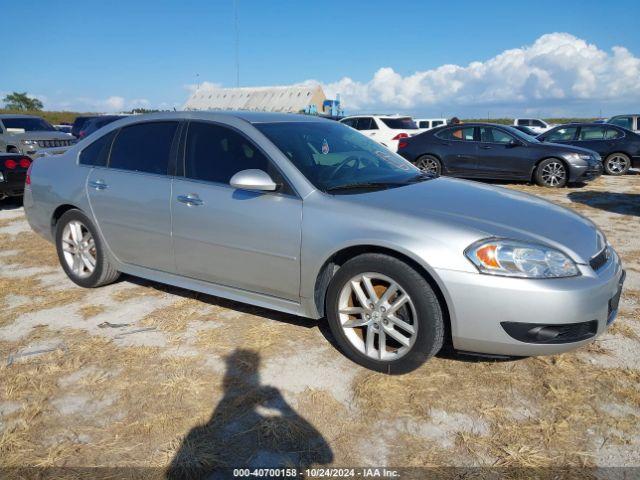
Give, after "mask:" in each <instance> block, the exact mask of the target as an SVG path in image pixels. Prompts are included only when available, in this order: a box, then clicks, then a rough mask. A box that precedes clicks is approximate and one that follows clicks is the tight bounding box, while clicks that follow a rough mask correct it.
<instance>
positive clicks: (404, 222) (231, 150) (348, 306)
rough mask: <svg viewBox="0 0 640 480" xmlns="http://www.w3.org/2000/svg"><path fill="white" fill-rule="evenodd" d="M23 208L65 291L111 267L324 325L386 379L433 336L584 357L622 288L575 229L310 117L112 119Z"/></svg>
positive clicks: (604, 251) (62, 160)
mask: <svg viewBox="0 0 640 480" xmlns="http://www.w3.org/2000/svg"><path fill="white" fill-rule="evenodd" d="M24 205H25V210H26V212H27V216H28V219H29V222H30V224H31V226H32V228H33V229H34V230H35V231H37V232H38V233H40V234H42V235H43V236H44V237H45V238H47V239H49V240H51V241H53V242H55V244H56V246H57V251H58V255H59V258H60V263H61V265H62V268H63V269H64V270H65V272H66V273H67V275H68V276H69V278H71V280H73V281H74V282H75V283H77V284H78V285H81V286H83V287H97V286H100V285H105V284H107V283H110V282H113V281H115V280H116V279H117V278H118V275H119V274H120V273H121V272H124V273H127V274H130V275H135V276H140V277H145V278H149V279H153V280H156V281H159V282H164V283H167V284H171V285H176V286H179V287H183V288H188V289H193V290H198V291H201V292H205V293H209V294H212V295H217V296H221V297H225V298H229V299H233V300H237V301H241V302H247V303H251V304H254V305H259V306H262V307H266V308H271V309H275V310H280V311H284V312H289V313H292V314H296V315H302V316H305V317H311V318H314V319H322V318H326V320H327V321H328V322H329V325H330V327H331V330H332V332H333V335H334V336H335V338H336V341H337V343H338V345H339V346H340V348H341V349H342V351H343V352H344V353H345V354H346V355H347V356H349V357H350V358H351V359H353V360H354V361H356V362H358V363H360V364H362V365H365V366H366V367H368V368H371V369H375V370H378V371H383V372H389V373H401V372H407V371H410V370H412V369H414V368H416V367H417V366H419V365H420V364H422V363H423V362H424V361H425V360H426V359H428V358H429V357H430V356H432V355H434V354H436V353H437V352H438V351H439V350H440V349H441V347H442V345H443V343H444V342H448V343H451V344H452V346H453V348H455V349H457V350H461V351H467V352H475V353H481V354H490V355H504V356H527V355H538V354H552V353H558V352H562V351H565V350H569V349H571V348H575V347H577V346H580V345H583V344H585V343H587V342H590V341H592V340H593V339H594V338H595V337H596V336H597V335H599V334H601V333H602V332H603V331H605V329H606V328H607V326H608V325H609V324H610V323H611V322H612V321H613V319H614V318H615V315H616V313H617V306H618V301H619V297H620V291H621V285H622V282H623V280H624V271H623V269H622V266H621V263H620V260H619V258H618V256H617V254H616V252H615V251H614V250H613V248H612V247H611V245H609V243H608V242H607V241H606V239H605V237H604V235H603V234H602V233H601V232H600V231H599V230H598V229H597V228H596V226H595V225H594V224H593V223H592V222H591V221H589V220H587V219H586V218H583V217H581V216H580V215H577V214H575V213H572V212H570V211H569V210H566V209H564V208H561V207H558V206H555V205H553V204H551V203H548V202H546V201H544V200H541V199H539V198H537V197H533V196H529V195H525V194H521V193H516V192H513V191H510V190H507V189H504V188H499V187H491V186H488V185H484V184H479V183H474V182H468V181H463V180H454V179H448V178H434V177H433V176H430V175H426V174H423V173H421V172H420V171H419V170H418V169H416V168H415V167H413V166H412V165H411V164H410V163H408V162H407V161H405V160H404V159H403V158H401V157H399V156H398V155H396V154H394V153H391V152H389V151H388V150H386V149H384V148H381V147H380V145H378V144H377V143H375V142H373V141H372V140H369V139H368V138H366V137H364V136H362V135H361V134H360V133H358V132H357V131H355V130H353V129H351V128H348V127H346V126H344V125H341V124H339V123H336V122H332V121H328V120H322V119H318V118H314V117H308V116H297V115H288V114H265V113H248V112H245V113H204V112H185V113H166V114H155V115H149V116H136V117H130V118H126V119H122V120H119V121H117V122H114V123H112V124H110V125H108V126H107V127H105V128H103V129H101V130H100V131H98V132H96V133H95V134H93V135H91V136H89V137H88V138H86V139H84V140H82V141H80V142H79V143H78V144H77V145H75V146H73V147H71V148H70V149H69V150H68V151H67V152H66V153H64V154H63V155H61V156H56V157H43V158H40V159H38V160H37V161H35V162H34V163H33V164H32V167H31V169H30V171H29V175H28V178H27V186H26V190H25V198H24ZM238 328H242V325H240V324H239V325H238Z"/></svg>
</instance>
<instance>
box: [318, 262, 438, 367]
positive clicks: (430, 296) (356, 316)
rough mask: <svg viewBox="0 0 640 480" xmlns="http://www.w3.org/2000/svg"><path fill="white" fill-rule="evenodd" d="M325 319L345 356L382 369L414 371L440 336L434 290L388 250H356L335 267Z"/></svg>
mask: <svg viewBox="0 0 640 480" xmlns="http://www.w3.org/2000/svg"><path fill="white" fill-rule="evenodd" d="M327 319H328V321H329V326H330V328H331V331H332V333H333V335H334V337H335V338H336V340H337V342H338V344H339V346H340V348H341V349H342V351H343V352H344V353H345V354H346V355H347V356H348V357H349V358H351V359H352V360H353V361H355V362H356V363H359V364H360V365H363V366H365V367H367V368H370V369H372V370H377V371H380V372H385V373H405V372H409V371H411V370H414V369H415V368H417V367H419V366H420V365H422V364H423V363H424V362H425V361H426V360H427V359H429V358H430V357H432V356H433V355H435V354H436V353H437V352H438V351H439V350H440V348H441V347H442V344H443V339H444V320H443V315H442V309H441V308H440V303H439V301H438V298H437V296H436V294H435V292H434V291H433V289H432V288H431V286H430V285H429V283H428V282H427V281H426V280H425V279H424V277H423V276H422V275H420V274H419V273H418V272H416V271H415V270H414V269H413V268H411V267H410V266H409V265H407V264H406V263H404V262H402V261H401V260H398V259H396V258H393V257H390V256H388V255H382V254H365V255H360V256H358V257H356V258H353V259H351V260H349V261H348V262H347V263H345V264H344V265H343V266H342V267H341V268H340V269H339V270H338V272H337V273H336V275H335V276H334V277H333V279H332V280H331V283H330V284H329V290H328V292H327Z"/></svg>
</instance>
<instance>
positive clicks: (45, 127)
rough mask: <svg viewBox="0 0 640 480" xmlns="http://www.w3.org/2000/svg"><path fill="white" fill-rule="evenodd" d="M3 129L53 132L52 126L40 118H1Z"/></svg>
mask: <svg viewBox="0 0 640 480" xmlns="http://www.w3.org/2000/svg"><path fill="white" fill-rule="evenodd" d="M2 123H3V124H4V128H20V129H22V130H24V131H25V132H36V131H51V130H53V131H55V128H54V127H53V125H51V124H50V123H49V122H47V121H46V120H43V119H42V118H3V119H2Z"/></svg>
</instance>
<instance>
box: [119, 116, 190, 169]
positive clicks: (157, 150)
mask: <svg viewBox="0 0 640 480" xmlns="http://www.w3.org/2000/svg"><path fill="white" fill-rule="evenodd" d="M177 128H178V122H150V123H138V124H135V125H131V126H128V127H123V128H121V129H120V131H119V133H118V135H117V136H116V139H115V141H114V143H113V147H112V148H111V157H110V159H109V167H111V168H118V169H121V170H130V171H134V172H144V173H155V174H159V175H166V174H167V169H168V167H169V157H170V156H171V144H172V143H173V137H174V136H175V133H176V130H177Z"/></svg>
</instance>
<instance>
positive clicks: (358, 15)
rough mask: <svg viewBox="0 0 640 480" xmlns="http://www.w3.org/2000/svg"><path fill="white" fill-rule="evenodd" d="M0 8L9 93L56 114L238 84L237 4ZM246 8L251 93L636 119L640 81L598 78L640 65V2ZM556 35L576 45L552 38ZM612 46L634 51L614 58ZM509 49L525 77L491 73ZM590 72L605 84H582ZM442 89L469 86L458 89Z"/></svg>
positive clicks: (167, 102)
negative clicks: (293, 91) (300, 91)
mask: <svg viewBox="0 0 640 480" xmlns="http://www.w3.org/2000/svg"><path fill="white" fill-rule="evenodd" d="M1 1H2V4H3V5H2V8H1V10H2V12H3V15H2V16H3V18H21V19H28V21H29V22H32V24H33V28H24V27H25V25H26V24H25V23H24V22H23V21H22V20H21V21H19V22H17V23H16V24H17V25H21V27H20V28H18V29H17V31H14V32H12V33H9V32H5V36H4V38H5V43H4V48H3V52H2V57H3V62H2V66H1V67H0V93H2V94H4V93H6V92H11V91H14V90H18V91H25V90H26V91H28V92H29V93H30V94H34V95H38V96H40V97H41V98H43V99H44V101H45V106H46V107H47V108H63V109H80V110H90V109H94V110H114V109H118V107H121V106H122V107H126V108H128V107H131V106H136V105H148V106H151V107H167V106H174V105H176V106H178V107H179V106H181V105H182V104H183V103H184V101H185V100H186V98H187V97H188V95H189V90H188V86H189V85H193V84H195V83H200V82H204V81H208V82H212V83H216V84H220V85H223V86H234V85H235V79H236V68H235V43H234V39H235V34H234V22H233V15H234V13H233V12H234V10H233V0H218V1H204V0H182V1H179V2H178V1H164V0H129V1H127V2H125V1H109V2H107V1H99V2H98V1H92V0H84V1H82V2H77V1H75V0H64V1H53V0H51V1H44V0H43V1H30V0H20V1H14V2H12V1H9V0H1ZM237 2H238V15H239V27H240V28H239V32H240V48H239V51H240V82H241V85H242V86H260V85H277V84H293V83H298V82H303V81H308V80H315V81H317V82H320V83H322V84H323V85H326V86H327V88H326V89H327V90H328V93H336V92H337V91H338V90H340V89H342V90H344V91H343V92H337V93H341V94H342V95H343V100H344V102H345V107H346V108H347V109H348V110H349V109H350V110H351V111H354V110H367V109H375V108H384V109H387V110H389V109H395V110H397V111H407V112H414V113H417V114H431V115H439V114H440V113H445V114H453V113H457V114H463V115H464V114H483V115H486V114H487V112H489V114H492V115H493V114H495V115H498V114H500V113H503V112H505V113H509V112H514V114H517V113H524V112H525V111H526V112H531V113H533V112H534V111H536V112H540V113H541V114H542V113H546V114H548V115H551V114H554V113H567V114H572V113H575V114H597V113H598V111H599V110H603V113H604V114H607V113H614V112H613V111H614V110H615V111H618V109H620V108H623V106H627V105H628V108H626V109H627V110H633V109H636V110H640V108H638V107H640V105H639V104H638V100H639V99H640V82H639V81H638V77H637V76H636V77H635V81H633V79H632V78H631V79H630V80H629V81H625V82H622V83H620V82H619V81H618V80H616V82H618V83H619V84H618V83H616V85H615V86H614V87H612V88H610V85H611V82H612V78H611V77H610V76H609V77H607V76H606V74H605V73H603V72H602V70H603V69H621V71H625V72H626V71H628V70H629V69H630V70H631V73H632V74H635V68H640V67H638V65H637V62H636V60H638V57H640V23H639V22H638V19H640V2H639V1H637V0H632V1H621V0H618V1H615V2H604V1H568V0H565V1H560V2H559V1H557V0H556V1H546V0H532V1H518V2H513V1H495V2H478V1H464V0H458V1H456V2H446V1H435V2H426V1H408V0H405V1H403V2H391V1H377V0H368V1H332V0H331V1H327V0H325V1H288V0H287V1H277V0H272V1H259V0H237ZM40 19H41V20H40ZM38 23H39V24H40V25H42V27H41V28H38V26H37V25H38ZM553 32H562V33H564V34H566V35H567V36H564V37H543V36H544V35H545V34H550V33H553ZM541 37H542V40H541ZM536 42H539V43H538V44H536ZM579 42H582V43H580V44H578V43H579ZM547 44H551V45H554V46H555V47H554V48H555V49H556V50H555V51H556V52H557V51H558V49H565V50H566V48H573V47H572V45H577V47H576V49H575V53H574V54H571V53H570V54H569V55H570V57H571V58H576V57H577V56H580V55H582V54H583V53H584V52H586V53H587V54H588V55H590V57H589V58H590V59H591V60H589V61H588V62H586V63H587V64H588V67H587V70H588V71H586V72H582V70H584V69H583V68H582V66H581V62H577V63H575V64H574V65H573V66H572V70H571V71H569V70H568V69H567V67H566V63H565V62H563V61H561V60H559V57H558V56H557V55H556V56H555V57H553V55H552V57H553V58H552V60H551V61H549V62H547V60H546V58H547V57H545V55H546V54H547V52H546V47H545V45H547ZM534 45H537V46H536V48H534V49H531V47H532V46H534ZM616 46H621V47H624V48H625V49H626V50H625V52H622V54H620V52H618V54H615V53H614V51H613V50H612V48H613V47H616ZM591 47H593V48H591ZM509 49H523V50H522V56H523V58H525V64H526V66H527V67H528V68H530V71H528V72H529V73H527V75H526V77H522V78H515V79H511V80H509V82H511V83H504V82H505V80H504V77H505V75H504V71H505V70H504V69H505V68H506V69H509V68H510V67H500V68H502V70H500V69H498V70H497V71H496V70H495V69H494V70H491V69H492V68H493V67H491V62H490V61H491V59H494V58H496V56H499V55H500V54H502V53H503V52H504V51H505V50H509ZM527 49H528V50H527ZM572 51H573V50H572ZM527 52H529V53H527ZM581 52H582V53H581ZM565 54H566V52H565ZM603 55H604V57H603ZM471 62H481V63H482V65H481V66H480V70H481V71H480V72H479V73H478V72H477V71H475V70H474V71H461V72H458V73H455V72H454V73H451V72H449V73H448V74H447V73H446V72H442V71H439V70H438V67H441V66H442V65H446V64H453V65H457V66H459V67H461V68H466V67H468V66H469V64H470V63H471ZM487 62H489V63H487ZM518 62H520V60H517V61H515V63H514V64H513V68H515V69H517V68H518V65H519V63H518ZM554 62H555V63H554ZM487 66H488V68H487ZM381 69H383V70H382V71H381ZM576 71H578V72H579V76H580V78H577V77H576V76H575V75H574V74H573V73H572V72H574V73H575V72H576ZM416 72H418V73H420V72H422V73H423V74H424V75H418V77H415V74H416ZM429 72H431V73H429ZM500 72H502V73H500ZM545 72H546V73H545ZM478 75H480V77H481V78H480V79H478ZM592 75H595V77H596V79H595V82H596V83H595V84H593V85H591V86H590V87H587V86H584V85H583V84H584V82H587V83H588V82H589V81H591V80H590V76H592ZM619 76H620V75H619V72H618V75H616V77H619ZM394 82H395V83H394ZM441 82H445V83H447V85H448V86H450V85H452V84H457V83H456V82H462V83H463V84H464V85H463V86H462V87H461V88H460V89H457V90H455V89H454V90H451V89H450V88H449V87H447V88H443V87H442V83H441ZM416 83H418V84H419V85H418V86H416ZM471 83H473V85H472V86H471ZM634 84H635V85H634ZM394 85H395V86H394ZM576 85H577V86H576ZM448 88H449V89H448ZM510 89H512V90H513V91H512V92H511V94H509V95H506V94H505V95H502V94H500V93H496V92H498V91H500V92H502V91H509V90H510ZM440 90H442V91H446V92H447V93H446V94H442V95H441V94H440ZM611 90H613V91H611ZM623 109H624V108H623Z"/></svg>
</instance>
